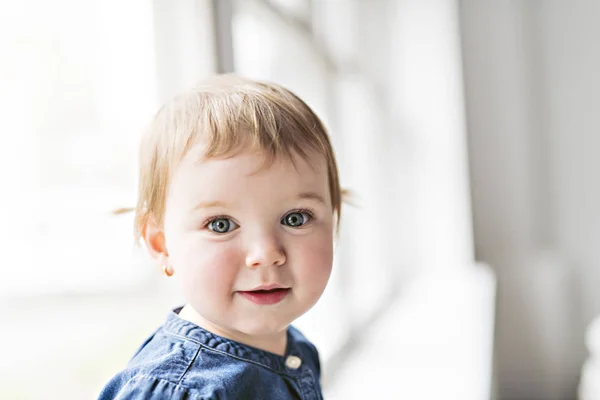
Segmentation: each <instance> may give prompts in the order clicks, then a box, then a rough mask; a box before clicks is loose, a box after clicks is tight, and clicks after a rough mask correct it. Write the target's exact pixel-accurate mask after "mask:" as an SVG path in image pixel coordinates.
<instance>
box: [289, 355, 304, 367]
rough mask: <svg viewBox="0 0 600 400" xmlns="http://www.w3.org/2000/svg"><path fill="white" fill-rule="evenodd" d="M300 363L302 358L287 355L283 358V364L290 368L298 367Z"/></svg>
mask: <svg viewBox="0 0 600 400" xmlns="http://www.w3.org/2000/svg"><path fill="white" fill-rule="evenodd" d="M301 365H302V360H301V359H300V358H299V357H296V356H288V358H286V360H285V366H286V367H288V368H290V369H298V368H300V366H301Z"/></svg>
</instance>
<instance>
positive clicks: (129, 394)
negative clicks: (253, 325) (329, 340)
mask: <svg viewBox="0 0 600 400" xmlns="http://www.w3.org/2000/svg"><path fill="white" fill-rule="evenodd" d="M180 310H181V308H177V309H175V310H173V311H172V312H170V313H169V314H168V316H167V319H166V321H165V322H164V324H163V325H162V326H161V327H160V328H159V329H158V330H157V331H156V332H154V333H153V334H152V335H151V336H150V337H149V338H148V339H146V341H145V342H144V343H143V344H142V346H141V347H140V349H139V350H138V351H137V352H136V353H135V355H134V356H133V358H132V359H131V361H130V362H129V364H128V365H127V367H126V368H125V370H123V371H121V372H119V373H118V374H117V375H116V376H115V377H113V378H112V379H111V380H110V381H109V382H108V384H107V385H106V386H105V387H104V389H103V390H102V392H101V393H100V397H99V399H100V400H108V399H186V400H200V399H202V400H205V399H206V400H208V399H219V400H224V399H303V400H313V399H322V398H323V397H322V395H321V386H320V383H319V379H320V365H319V355H318V353H317V349H316V348H315V346H314V345H313V344H312V343H310V342H309V341H308V340H307V339H306V338H305V337H304V336H303V335H302V334H301V333H300V332H299V331H298V330H297V329H295V328H293V327H291V326H290V327H289V328H288V330H287V348H286V351H285V356H283V357H282V356H279V355H276V354H274V353H270V352H267V351H263V350H259V349H257V348H254V347H250V346H247V345H244V344H242V343H238V342H234V341H232V340H229V339H225V338H224V337H221V336H218V335H215V334H213V333H210V332H208V331H207V330H205V329H202V328H200V327H199V326H197V325H195V324H193V323H191V322H188V321H186V320H183V319H181V318H179V316H178V315H177V314H178V313H179V311H180Z"/></svg>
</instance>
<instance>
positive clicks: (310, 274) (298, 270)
mask: <svg viewBox="0 0 600 400" xmlns="http://www.w3.org/2000/svg"><path fill="white" fill-rule="evenodd" d="M302 239H303V240H302V241H301V242H300V243H297V244H296V245H294V246H293V247H292V248H293V254H292V256H293V258H294V262H293V264H294V266H295V267H293V268H294V269H295V271H294V272H295V275H296V276H297V277H298V278H300V279H302V280H303V281H305V282H311V284H312V286H314V287H315V288H318V287H322V286H324V285H325V284H326V283H327V281H328V280H329V275H330V274H331V268H332V264H333V240H332V239H331V236H329V235H327V234H323V235H315V236H311V237H310V238H308V237H307V238H302Z"/></svg>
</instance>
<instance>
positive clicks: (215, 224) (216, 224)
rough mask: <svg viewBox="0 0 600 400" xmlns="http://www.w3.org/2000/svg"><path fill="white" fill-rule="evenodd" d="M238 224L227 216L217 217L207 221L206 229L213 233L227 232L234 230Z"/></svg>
mask: <svg viewBox="0 0 600 400" xmlns="http://www.w3.org/2000/svg"><path fill="white" fill-rule="evenodd" d="M237 227H238V225H237V224H236V223H235V222H233V221H232V220H230V219H229V218H217V219H213V220H212V221H210V222H209V223H208V229H210V230H211V231H213V232H215V233H227V232H231V231H233V230H235V229H236V228H237Z"/></svg>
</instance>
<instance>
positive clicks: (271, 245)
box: [246, 235, 286, 268]
mask: <svg viewBox="0 0 600 400" xmlns="http://www.w3.org/2000/svg"><path fill="white" fill-rule="evenodd" d="M285 261H286V255H285V251H284V249H283V246H282V245H281V243H280V241H279V240H278V239H277V238H276V237H274V236H271V235H269V236H267V235H264V236H262V237H260V238H257V239H255V240H254V241H253V242H252V245H251V246H250V247H249V249H248V254H247V255H246V266H247V267H249V268H258V267H268V266H280V265H283V264H285Z"/></svg>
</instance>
